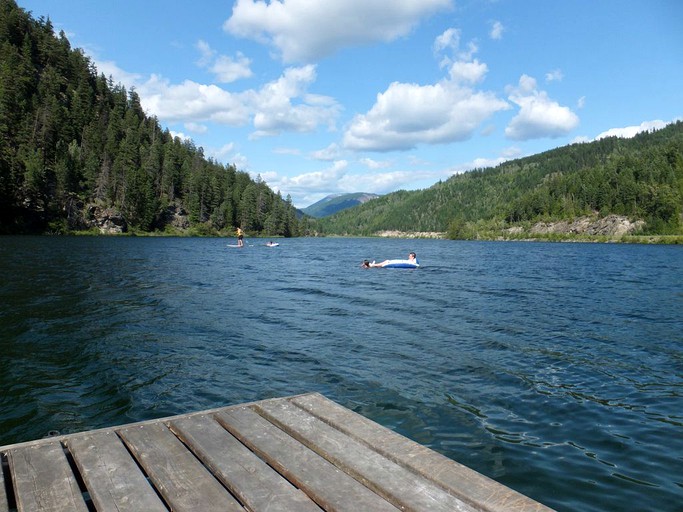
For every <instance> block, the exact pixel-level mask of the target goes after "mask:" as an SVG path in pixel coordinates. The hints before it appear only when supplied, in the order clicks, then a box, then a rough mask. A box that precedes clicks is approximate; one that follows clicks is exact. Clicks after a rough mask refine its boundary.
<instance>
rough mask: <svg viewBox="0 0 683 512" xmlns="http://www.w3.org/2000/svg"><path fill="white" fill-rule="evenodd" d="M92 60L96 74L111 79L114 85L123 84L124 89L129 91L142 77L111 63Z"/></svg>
mask: <svg viewBox="0 0 683 512" xmlns="http://www.w3.org/2000/svg"><path fill="white" fill-rule="evenodd" d="M93 60H94V62H95V66H96V67H97V73H98V74H100V75H104V76H106V77H107V78H109V77H111V78H112V80H113V81H114V83H115V84H123V85H124V86H125V87H126V89H130V88H131V87H132V86H134V85H135V84H136V83H138V82H139V81H140V80H141V79H142V75H140V74H138V73H129V72H127V71H124V70H123V69H121V68H120V67H118V66H117V65H116V63H115V62H113V61H109V60H99V61H98V60H96V59H93ZM138 94H140V91H138Z"/></svg>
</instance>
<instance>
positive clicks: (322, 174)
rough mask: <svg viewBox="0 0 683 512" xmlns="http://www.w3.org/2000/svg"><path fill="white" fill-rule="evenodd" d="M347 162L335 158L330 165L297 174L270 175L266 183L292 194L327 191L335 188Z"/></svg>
mask: <svg viewBox="0 0 683 512" xmlns="http://www.w3.org/2000/svg"><path fill="white" fill-rule="evenodd" d="M348 166H349V163H348V162H347V161H346V160H337V161H335V162H333V163H332V165H331V166H330V167H327V168H325V169H322V170H320V171H315V172H309V173H303V174H299V175H298V176H291V177H290V176H272V177H270V179H269V180H267V181H268V184H269V185H270V186H271V187H273V188H275V189H278V190H287V191H288V193H290V194H292V196H294V195H297V196H300V195H305V194H307V193H311V192H312V191H327V190H331V189H333V188H335V186H336V185H335V184H336V183H338V182H339V181H340V180H341V179H342V178H343V177H344V175H345V174H346V171H347V168H348ZM330 193H331V192H330Z"/></svg>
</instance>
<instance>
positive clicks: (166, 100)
mask: <svg viewBox="0 0 683 512" xmlns="http://www.w3.org/2000/svg"><path fill="white" fill-rule="evenodd" d="M138 92H139V94H140V99H141V102H142V106H143V108H145V110H147V111H148V112H149V113H151V114H152V115H155V116H157V117H158V118H159V119H162V120H164V121H166V122H200V121H214V122H217V123H221V124H228V125H233V126H239V125H245V124H247V123H248V122H249V120H250V114H251V109H250V108H249V105H248V103H247V101H246V99H247V98H246V97H245V96H244V95H241V94H234V93H230V92H228V91H226V90H224V89H221V88H220V87H218V86H216V85H204V84H200V83H197V82H194V81H192V80H185V81H183V82H182V83H180V84H171V83H170V82H169V81H168V80H167V79H165V78H163V77H160V76H158V75H152V76H151V78H150V79H149V80H147V81H146V82H144V83H142V84H141V85H139V86H138Z"/></svg>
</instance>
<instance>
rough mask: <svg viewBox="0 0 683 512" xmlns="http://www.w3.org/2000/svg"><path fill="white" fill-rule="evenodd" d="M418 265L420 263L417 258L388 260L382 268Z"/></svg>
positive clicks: (415, 266) (416, 266)
mask: <svg viewBox="0 0 683 512" xmlns="http://www.w3.org/2000/svg"><path fill="white" fill-rule="evenodd" d="M419 266H420V263H419V262H418V261H417V260H415V261H410V260H388V262H387V264H386V265H384V267H382V268H419Z"/></svg>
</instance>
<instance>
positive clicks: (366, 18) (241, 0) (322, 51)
mask: <svg viewBox="0 0 683 512" xmlns="http://www.w3.org/2000/svg"><path fill="white" fill-rule="evenodd" d="M451 5H452V0H419V1H416V0H373V1H372V2H368V1H366V0H281V1H272V2H264V1H262V0H237V2H236V3H235V4H234V6H233V9H232V15H231V16H230V18H228V20H226V21H225V23H224V24H223V28H224V30H225V31H227V32H228V33H230V34H232V35H233V36H236V37H243V38H248V39H253V40H256V41H258V42H260V43H265V44H269V45H271V46H272V47H274V48H275V49H276V50H277V52H278V53H279V54H280V55H281V57H282V59H283V61H284V62H315V61H317V60H319V59H321V58H322V57H325V56H327V55H331V54H332V53H334V52H336V51H337V50H339V49H341V48H344V47H349V46H360V45H367V44H372V43H376V42H387V41H393V40H395V39H396V38H398V37H402V36H405V35H407V34H408V33H410V31H411V30H412V29H413V28H414V27H415V26H416V25H417V24H418V23H419V21H420V20H421V19H423V18H425V17H427V16H430V15H432V14H434V13H435V12H438V11H442V10H445V9H448V8H450V7H451Z"/></svg>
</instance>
